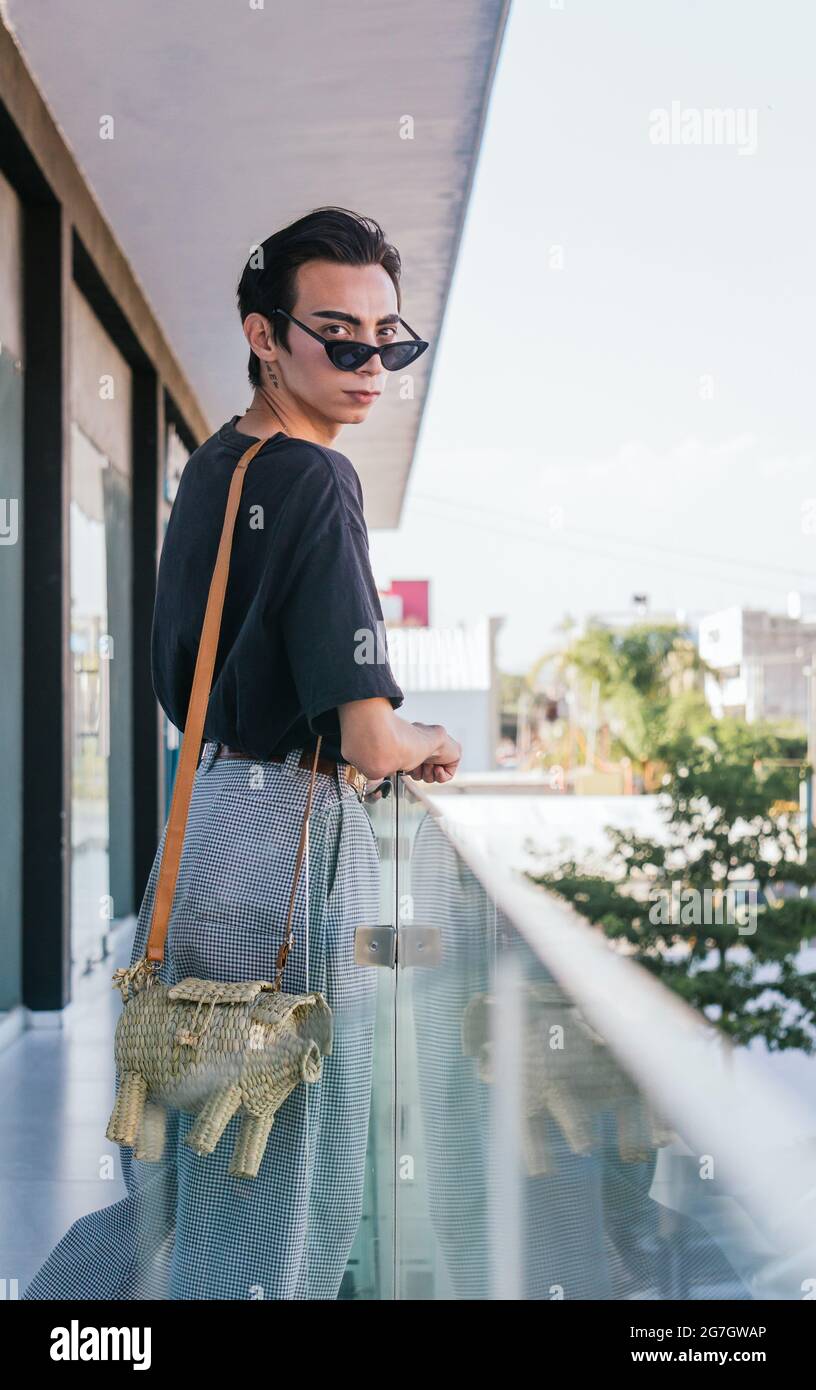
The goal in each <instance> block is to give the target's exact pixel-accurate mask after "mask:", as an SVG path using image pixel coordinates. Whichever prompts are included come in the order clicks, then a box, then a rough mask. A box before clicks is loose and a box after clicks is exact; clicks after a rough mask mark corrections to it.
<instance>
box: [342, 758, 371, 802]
mask: <svg viewBox="0 0 816 1390" xmlns="http://www.w3.org/2000/svg"><path fill="white" fill-rule="evenodd" d="M346 776H347V778H348V780H349V782H350V783H351V785H352V786H353V788H354V790H355V791H356V793H357V796H358V797H359V799H360V801H362V800H363V797H364V796H365V789H366V785H367V783H368V778H367V777H366V775H365V773H363V772H361V771H360V769H359V768H358V767H355V766H354V764H353V763H349V765H348V772H347V774H346Z"/></svg>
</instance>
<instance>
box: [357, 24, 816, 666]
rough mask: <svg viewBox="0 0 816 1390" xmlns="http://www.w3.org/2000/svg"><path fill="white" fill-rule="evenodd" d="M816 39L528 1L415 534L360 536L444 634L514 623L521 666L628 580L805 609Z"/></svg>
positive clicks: (625, 592)
mask: <svg viewBox="0 0 816 1390" xmlns="http://www.w3.org/2000/svg"><path fill="white" fill-rule="evenodd" d="M815 37H816V21H815V20H814V14H813V6H812V4H810V3H809V0H775V3H774V4H773V5H769V4H767V3H764V2H763V0H747V3H746V0H741V3H738V0H714V3H702V2H701V3H694V0H662V3H660V4H655V3H654V0H622V2H621V3H616V4H610V3H609V2H608V0H581V2H580V3H579V0H563V8H561V7H560V6H559V5H558V4H557V3H556V4H555V5H553V6H551V5H550V3H548V0H513V5H512V7H511V12H510V17H509V20H508V26H507V30H506V32H505V39H504V45H503V49H502V53H501V56H500V60H499V65H498V69H497V73H496V79H495V85H494V89H493V94H492V99H491V103H490V108H489V112H488V120H487V125H486V130H485V135H484V140H483V145H482V150H481V153H480V157H479V163H478V168H477V173H476V179H475V183H474V188H473V193H472V197H471V202H470V206H469V209H468V215H467V221H466V225H465V230H464V236H463V241H462V246H461V249H460V255H459V260H458V263H457V267H456V271H455V276H454V281H453V285H452V289H451V295H450V298H449V301H448V305H447V310H446V314H445V319H444V323H443V327H442V337H441V340H440V343H439V347H438V351H437V356H436V362H435V370H434V375H433V379H432V382H431V387H430V393H429V397H428V400H427V402H426V405H425V413H424V417H423V422H422V427H421V430H420V436H419V441H418V449H417V454H416V458H415V462H414V466H413V470H412V473H411V476H410V479H409V484H408V491H407V496H406V500H405V504H404V508H403V515H402V522H401V525H400V527H399V529H398V530H395V531H377V530H372V531H371V533H370V538H371V555H372V562H373V565H374V570H375V574H376V577H377V581H378V583H379V584H380V586H381V587H387V585H388V583H389V581H390V580H391V579H407V578H421V577H429V578H430V580H431V622H432V623H434V624H440V625H444V624H448V623H455V622H459V621H468V620H471V619H475V618H477V617H480V616H482V615H484V614H488V613H489V614H498V615H502V616H503V617H504V619H505V621H504V625H503V627H502V629H501V632H500V634H499V644H498V659H499V665H500V667H501V669H503V670H505V671H519V672H521V671H524V670H527V669H528V668H529V667H530V666H531V665H532V664H533V662H534V661H535V660H536V659H537V657H538V656H540V655H541V653H542V652H544V651H546V650H550V649H551V648H552V647H553V645H556V644H557V643H558V641H559V640H561V638H560V636H559V633H558V628H559V625H560V624H561V623H562V621H563V619H564V617H565V615H567V614H569V615H570V616H571V617H572V618H573V619H576V620H578V621H581V620H582V619H584V618H586V617H587V616H588V615H590V614H592V613H610V612H613V613H619V612H629V611H631V609H632V596H633V594H635V593H645V594H647V595H648V598H649V605H650V609H651V610H652V611H653V612H655V613H657V612H659V613H661V614H662V613H669V614H679V615H680V616H681V617H683V618H684V619H685V620H687V621H692V622H693V621H694V620H695V618H697V617H698V616H699V615H700V614H702V613H705V612H709V611H711V610H716V609H719V608H724V607H728V606H731V605H733V604H745V605H747V606H751V607H759V608H767V609H770V610H771V611H773V612H779V613H784V612H786V611H787V604H788V596H789V594H790V593H791V592H798V593H800V594H801V595H802V598H803V607H804V611H805V613H807V612H808V611H810V610H811V609H812V610H813V611H814V612H816V471H814V443H815V437H814V409H813V399H814V391H813V374H814V351H813V341H814V319H815V316H814V307H815V306H814V298H815V297H816V296H815V295H814V288H815V287H816V271H815V270H814V256H816V236H814V179H813V154H812V141H813V137H814V134H815V133H816V96H814V86H813V79H812V54H813V51H814V38H815ZM717 113H720V114H719V115H718V114H717ZM403 293H404V296H405V299H406V302H407V301H408V300H409V299H410V282H409V279H408V277H406V276H404V277H403ZM414 326H415V327H417V328H418V331H420V332H421V325H414ZM809 600H811V601H810V602H809Z"/></svg>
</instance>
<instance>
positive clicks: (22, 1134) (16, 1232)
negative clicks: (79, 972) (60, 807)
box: [0, 928, 133, 1297]
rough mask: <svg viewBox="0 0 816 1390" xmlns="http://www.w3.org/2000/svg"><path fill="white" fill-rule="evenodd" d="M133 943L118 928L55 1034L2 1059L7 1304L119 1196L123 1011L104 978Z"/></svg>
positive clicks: (41, 1030)
mask: <svg viewBox="0 0 816 1390" xmlns="http://www.w3.org/2000/svg"><path fill="white" fill-rule="evenodd" d="M132 935H133V932H132V928H129V929H124V930H123V931H122V932H121V933H120V934H119V938H120V939H119V940H118V941H117V942H116V945H115V948H114V954H113V956H112V957H111V959H110V960H108V961H106V962H104V963H103V964H101V965H99V966H98V967H97V969H96V970H95V972H94V974H93V975H92V976H90V977H87V978H85V979H83V980H82V981H81V982H80V984H79V987H78V989H77V992H76V997H75V999H74V1001H73V1002H72V1004H71V1005H70V1006H69V1007H68V1009H66V1010H65V1011H64V1014H63V1017H62V1026H59V1023H58V1021H57V1020H55V1026H54V1027H34V1028H28V1029H26V1030H25V1031H24V1032H23V1033H22V1034H21V1035H20V1037H19V1038H17V1039H16V1040H15V1041H13V1042H12V1043H11V1044H10V1046H8V1047H6V1048H4V1049H3V1050H2V1051H0V1291H2V1289H3V1287H5V1290H6V1296H7V1297H9V1296H10V1297H14V1296H15V1288H16V1293H17V1294H18V1295H20V1294H22V1293H23V1291H24V1289H25V1288H26V1286H27V1285H28V1283H29V1282H30V1281H31V1279H32V1277H33V1276H34V1274H35V1273H36V1272H37V1270H38V1269H39V1267H40V1265H41V1264H42V1262H43V1260H44V1259H45V1258H46V1256H47V1255H48V1253H49V1252H50V1250H51V1249H52V1247H53V1246H54V1245H55V1244H56V1243H57V1241H58V1240H59V1239H60V1238H61V1236H62V1235H64V1233H65V1231H66V1230H67V1229H68V1227H69V1226H70V1225H71V1223H72V1222H73V1221H75V1220H76V1219H77V1217H79V1216H82V1215H83V1214H84V1213H85V1212H89V1211H94V1210H95V1209H96V1208H98V1207H105V1206H108V1205H109V1204H110V1203H111V1202H116V1201H118V1199H119V1198H120V1197H122V1196H124V1195H125V1185H124V1183H123V1181H122V1171H121V1167H120V1164H119V1148H118V1145H116V1144H112V1143H111V1142H110V1140H109V1139H107V1138H106V1137H105V1129H106V1126H107V1123H108V1118H109V1116H110V1112H111V1107H112V1105H113V1100H114V1094H115V1069H114V1062H113V1035H114V1029H115V1027H116V1020H117V1018H118V1017H119V1013H120V1011H121V1007H122V1003H121V996H120V994H119V991H118V990H115V989H114V988H113V986H112V982H111V976H112V975H113V972H114V970H115V969H116V967H117V966H119V965H127V963H128V960H129V958H130V945H131V940H132ZM4 1279H5V1280H6V1284H5V1286H3V1284H2V1280H4ZM15 1280H16V1286H15V1284H14V1282H13V1281H15Z"/></svg>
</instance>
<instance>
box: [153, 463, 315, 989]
mask: <svg viewBox="0 0 816 1390" xmlns="http://www.w3.org/2000/svg"><path fill="white" fill-rule="evenodd" d="M265 443H266V440H265V439H258V440H256V441H255V443H254V444H252V445H250V447H249V448H248V449H247V451H246V453H245V454H242V455H241V457H240V459H239V460H238V462H237V464H236V465H235V472H234V473H233V475H232V478H231V479H230V488H229V495H228V497H227V510H226V513H225V516H224V525H223V527H222V530H221V540H220V541H219V544H218V555H217V556H216V560H215V569H214V570H213V575H212V579H211V580H210V590H209V594H208V596H207V608H206V611H205V613H204V625H203V627H202V629H201V638H200V640H199V644H198V655H197V656H196V664H195V672H194V674H193V686H192V690H191V691H190V703H189V706H188V709H187V719H186V722H185V725H184V737H183V739H182V741H181V753H180V755H179V760H178V766H177V768H176V780H175V783H174V785H173V799H172V801H171V803H170V815H169V817H168V821H167V833H166V835H165V839H164V849H163V851H162V862H161V868H160V870H159V879H158V883H157V884H156V895H155V899H154V902H153V916H152V918H151V923H150V935H149V937H148V940H147V953H146V957H145V958H146V960H148V961H154V962H155V963H156V964H155V969H158V966H159V965H160V964H161V962H162V961H163V960H164V943H165V941H166V939H167V927H168V923H169V921H170V912H171V909H172V906H173V898H174V896H175V892H176V883H177V880H178V872H179V865H180V863H181V851H182V847H183V845H184V832H185V829H186V827H187V815H188V813H189V810H190V798H191V796H192V794H193V781H194V779H195V774H196V769H197V767H198V762H199V758H200V756H201V744H202V738H203V734H204V723H205V720H206V717H207V704H208V701H209V698H210V689H211V687H212V679H213V672H214V670H215V658H216V655H217V652H218V639H219V636H220V634H221V616H222V614H223V611H224V596H225V594H226V591H227V578H228V576H229V564H230V555H231V554H232V537H233V533H234V531H235V518H236V517H237V515H238V505H239V503H240V501H241V492H242V490H243V486H244V478H245V477H246V470H247V466H248V464H249V463H250V461H251V460H252V459H253V458H254V457H255V455H256V454H257V452H258V450H259V449H260V448H262V446H263V445H264V444H265ZM321 742H322V735H318V739H317V747H316V748H315V755H314V762H313V763H312V773H311V778H310V780H309V794H308V797H307V799H306V810H305V811H304V814H303V825H302V827H301V832H300V843H299V845H298V852H297V860H296V863H295V875H294V881H293V883H292V893H291V897H290V899H289V915H288V917H287V920H286V937H285V939H284V942H283V944H282V946H281V948H280V950H279V952H278V959H277V973H276V976H275V985H276V987H277V988H278V989H279V988H280V977H281V974H282V973H283V967H284V965H285V964H286V957H287V955H288V954H289V948H290V946H291V944H292V940H293V937H292V913H293V912H294V906H295V896H296V893H297V885H298V878H299V876H300V867H301V864H302V862H303V854H304V850H305V847H306V842H307V836H308V821H309V812H310V811H311V807H312V790H313V787H314V780H315V773H316V772H317V760H318V758H319V756H320V744H321Z"/></svg>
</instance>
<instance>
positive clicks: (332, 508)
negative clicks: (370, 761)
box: [151, 415, 404, 759]
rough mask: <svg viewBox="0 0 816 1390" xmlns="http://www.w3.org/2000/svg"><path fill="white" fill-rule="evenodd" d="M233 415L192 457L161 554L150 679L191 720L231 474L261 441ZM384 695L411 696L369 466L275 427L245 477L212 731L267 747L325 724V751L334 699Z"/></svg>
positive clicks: (307, 743)
mask: <svg viewBox="0 0 816 1390" xmlns="http://www.w3.org/2000/svg"><path fill="white" fill-rule="evenodd" d="M237 418H238V417H237V416H235V415H234V416H233V417H232V420H231V421H230V422H229V423H227V424H225V425H222V426H221V429H220V430H218V431H217V432H216V433H215V434H214V435H212V436H211V437H210V438H209V439H208V440H206V442H205V443H204V444H202V445H201V446H200V447H199V448H198V449H196V451H195V452H194V453H193V454H192V455H191V456H190V458H189V459H188V461H187V463H186V465H185V467H184V470H183V472H182V475H181V478H180V481H179V487H178V491H177V493H176V497H175V501H174V503H173V508H172V511H171V513H170V519H169V522H168V526H167V533H166V535H165V538H164V544H163V547H162V552H161V559H160V561H159V572H158V581H157V590H156V604H155V608H154V612H153V628H152V638H151V674H152V678H153V689H154V691H155V693H156V698H157V699H158V701H159V703H160V704H161V706H162V708H163V710H164V711H165V713H166V714H167V716H168V718H169V719H170V721H171V723H173V724H174V725H175V726H176V728H178V729H182V730H183V729H184V725H185V721H186V719H187V707H188V704H189V700H190V691H191V689H192V683H193V670H194V667H195V660H196V654H197V652H198V643H199V639H200V636H201V628H202V625H203V622H204V610H205V608H206V604H207V594H208V591H209V586H210V580H211V578H212V572H213V568H214V566H215V558H216V554H217V552H218V542H219V539H220V536H221V528H222V525H223V521H224V512H225V510H226V505H227V493H228V490H229V484H230V479H231V477H232V474H233V472H234V469H235V465H236V463H237V462H238V459H239V458H240V457H241V455H242V454H243V453H245V452H246V450H247V449H248V448H249V447H250V445H251V444H252V443H253V442H254V441H253V437H252V436H251V435H247V434H242V433H240V432H239V431H238V430H236V428H235V422H236V420H237ZM377 695H379V696H385V697H387V698H388V699H389V700H390V701H391V704H392V706H393V708H394V709H398V708H399V706H400V705H401V704H402V703H403V700H404V695H403V692H402V691H401V690H400V688H399V686H398V685H397V683H396V681H395V680H394V676H393V673H392V671H391V668H390V665H389V663H388V649H387V639H386V633H385V624H384V622H383V614H382V607H381V605H380V600H379V595H378V593H377V587H376V584H375V582H374V576H373V574H372V571H371V561H370V558H369V553H368V529H367V527H366V523H365V519H364V516H363V494H362V488H361V486H360V479H359V478H358V476H357V472H356V470H355V468H354V466H353V465H352V464H351V463H350V461H349V460H348V459H347V458H346V457H345V455H344V454H341V453H338V451H337V450H336V449H328V448H326V447H324V446H322V445H317V444H312V443H310V442H309V441H308V440H305V439H294V438H291V437H290V436H289V435H287V434H284V433H278V434H276V435H273V436H272V437H271V438H270V439H268V440H267V441H266V443H265V444H264V445H263V447H262V448H261V449H259V451H258V453H257V454H256V455H255V457H254V458H253V459H251V460H250V463H249V465H248V467H247V470H246V475H245V477H244V487H243V491H242V493H241V502H240V506H239V509H238V516H237V518H236V522H235V532H234V536H233V542H232V554H231V557H230V568H229V578H228V581H227V591H226V597H225V600H224V614H223V618H222V622H221V635H220V639H219V644H218V652H217V656H216V662H215V671H214V674H213V684H212V691H211V695H210V700H209V705H208V709H207V719H206V723H205V725H204V737H205V739H207V740H211V739H217V740H219V741H220V742H222V743H226V744H228V745H229V746H230V747H231V748H238V749H240V750H241V751H242V752H244V753H249V754H251V755H252V756H254V757H257V758H259V759H262V758H264V757H268V756H269V755H270V754H271V753H286V752H288V751H289V750H290V749H291V748H297V747H306V748H314V743H315V735H316V734H322V735H323V742H322V744H321V749H320V751H321V753H324V752H325V753H327V754H330V755H334V756H335V757H338V758H339V757H340V722H339V719H338V715H337V706H338V705H340V704H344V703H345V702H346V701H348V700H365V699H368V698H370V697H371V696H377Z"/></svg>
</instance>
